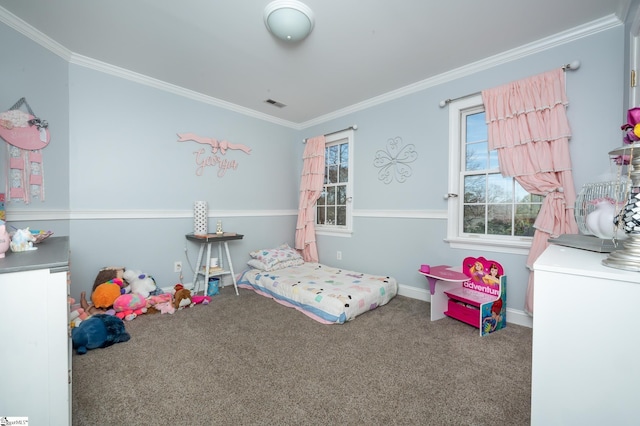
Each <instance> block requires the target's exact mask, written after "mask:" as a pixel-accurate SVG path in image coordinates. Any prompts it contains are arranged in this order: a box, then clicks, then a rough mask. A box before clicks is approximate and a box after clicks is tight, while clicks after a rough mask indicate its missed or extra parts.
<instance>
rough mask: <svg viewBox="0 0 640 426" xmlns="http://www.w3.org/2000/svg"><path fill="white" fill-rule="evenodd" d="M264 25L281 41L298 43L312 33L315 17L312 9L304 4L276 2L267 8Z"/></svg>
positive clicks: (278, 0) (291, 0)
mask: <svg viewBox="0 0 640 426" xmlns="http://www.w3.org/2000/svg"><path fill="white" fill-rule="evenodd" d="M264 24H265V25H266V26H267V28H268V29H269V31H271V33H272V34H273V35H275V36H276V37H278V38H279V39H282V40H284V41H289V42H296V41H300V40H303V39H304V38H306V37H307V36H308V35H309V33H311V30H313V25H314V17H313V12H312V11H311V9H309V7H308V6H307V5H305V4H304V3H301V2H299V1H295V0H276V1H273V2H271V3H269V4H268V5H267V7H265V9H264Z"/></svg>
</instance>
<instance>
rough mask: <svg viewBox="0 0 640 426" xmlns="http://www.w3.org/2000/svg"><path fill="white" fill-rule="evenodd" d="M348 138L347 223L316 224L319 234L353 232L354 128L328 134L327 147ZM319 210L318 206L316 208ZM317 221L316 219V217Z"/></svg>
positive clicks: (333, 234)
mask: <svg viewBox="0 0 640 426" xmlns="http://www.w3.org/2000/svg"><path fill="white" fill-rule="evenodd" d="M345 139H346V140H347V143H348V145H349V161H348V164H349V179H348V181H347V185H346V189H347V203H346V224H345V225H344V226H342V225H340V226H338V225H320V224H316V225H315V227H316V234H317V235H328V236H336V237H350V236H351V235H352V234H353V177H354V172H353V170H354V169H353V162H354V161H353V158H354V155H353V154H354V152H355V149H354V146H355V144H354V131H353V129H347V130H343V131H340V132H336V133H332V134H330V135H327V136H326V139H325V147H326V146H330V145H335V144H337V143H338V142H342V141H343V140H345ZM314 211H316V212H317V207H316V209H314ZM314 221H315V219H314Z"/></svg>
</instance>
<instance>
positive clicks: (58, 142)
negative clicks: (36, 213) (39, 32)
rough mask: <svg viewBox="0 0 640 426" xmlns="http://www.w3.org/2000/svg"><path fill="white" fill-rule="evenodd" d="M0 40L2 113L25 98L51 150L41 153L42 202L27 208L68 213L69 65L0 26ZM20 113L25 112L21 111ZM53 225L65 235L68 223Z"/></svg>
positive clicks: (0, 156)
mask: <svg viewBox="0 0 640 426" xmlns="http://www.w3.org/2000/svg"><path fill="white" fill-rule="evenodd" d="M0 40H2V45H3V46H4V48H5V53H4V54H3V58H2V60H0V79H2V82H1V83H0V110H1V111H6V110H7V109H9V108H10V107H11V106H12V105H13V104H14V103H16V102H17V101H18V99H20V98H22V97H24V98H26V100H27V103H28V104H29V106H30V107H31V109H32V110H33V111H34V113H35V114H36V115H37V116H38V117H40V118H42V119H44V120H47V121H48V122H49V130H50V133H51V141H50V143H49V145H47V146H46V147H45V149H43V150H42V155H43V164H44V179H45V190H46V191H45V202H41V201H40V200H39V199H35V200H34V201H33V202H32V203H31V204H30V205H29V206H27V208H28V209H29V210H63V211H66V210H67V209H68V208H69V144H68V140H69V88H68V80H67V74H68V69H69V63H68V62H67V61H66V60H64V59H62V58H60V57H59V56H57V55H55V54H53V53H51V52H50V51H49V50H47V49H45V48H43V47H42V46H40V45H38V44H35V43H33V42H32V41H30V40H28V39H27V38H25V37H23V36H21V35H20V34H19V33H17V32H15V31H14V30H12V29H10V28H9V27H7V26H5V25H3V24H0ZM21 110H22V111H25V112H26V111H27V110H26V108H25V107H22V108H21ZM0 146H1V148H2V149H0V164H1V165H2V173H0V192H5V190H4V189H5V184H6V173H5V169H6V158H7V149H6V146H7V144H6V143H5V142H4V141H2V143H1V144H0ZM23 207H25V206H24V204H23V203H22V202H12V203H11V206H10V207H9V208H18V209H22V208H23ZM34 225H37V226H39V224H34ZM57 225H58V226H59V227H60V229H62V230H64V231H63V235H66V234H64V232H66V230H67V228H68V223H66V221H61V222H60V223H58V224H57ZM32 229H36V228H35V227H32Z"/></svg>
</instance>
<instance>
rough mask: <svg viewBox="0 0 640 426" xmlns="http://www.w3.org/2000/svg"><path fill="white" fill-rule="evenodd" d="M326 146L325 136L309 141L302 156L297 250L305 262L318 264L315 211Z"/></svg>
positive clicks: (321, 184) (322, 180) (321, 179)
mask: <svg viewBox="0 0 640 426" xmlns="http://www.w3.org/2000/svg"><path fill="white" fill-rule="evenodd" d="M324 145H325V137H324V136H316V137H315V138H310V139H307V145H306V146H305V148H304V154H303V155H302V159H303V164H302V178H301V180H300V200H299V204H298V223H297V225H296V249H297V250H299V251H300V253H301V254H302V258H303V259H304V260H305V262H318V248H317V246H316V227H315V217H316V216H315V211H314V209H315V204H316V201H317V200H318V198H319V197H320V194H321V193H322V189H323V186H324Z"/></svg>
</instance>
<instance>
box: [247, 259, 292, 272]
mask: <svg viewBox="0 0 640 426" xmlns="http://www.w3.org/2000/svg"><path fill="white" fill-rule="evenodd" d="M303 263H304V260H302V258H300V259H290V260H285V261H284V262H278V263H276V264H275V265H273V266H271V267H269V266H267V265H265V264H264V263H262V262H260V261H259V260H258V259H251V260H249V261H248V262H247V265H249V266H251V267H252V268H254V269H260V270H261V271H265V272H271V271H277V270H278V269H284V268H288V267H289V266H298V265H302V264H303Z"/></svg>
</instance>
